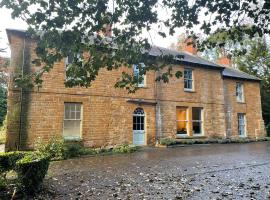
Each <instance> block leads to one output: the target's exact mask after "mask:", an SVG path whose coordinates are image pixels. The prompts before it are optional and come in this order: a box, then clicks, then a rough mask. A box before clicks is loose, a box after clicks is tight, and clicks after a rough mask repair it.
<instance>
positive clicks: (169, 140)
mask: <svg viewBox="0 0 270 200" xmlns="http://www.w3.org/2000/svg"><path fill="white" fill-rule="evenodd" d="M159 143H160V144H161V145H165V146H170V145H174V144H176V140H174V139H173V138H160V141H159Z"/></svg>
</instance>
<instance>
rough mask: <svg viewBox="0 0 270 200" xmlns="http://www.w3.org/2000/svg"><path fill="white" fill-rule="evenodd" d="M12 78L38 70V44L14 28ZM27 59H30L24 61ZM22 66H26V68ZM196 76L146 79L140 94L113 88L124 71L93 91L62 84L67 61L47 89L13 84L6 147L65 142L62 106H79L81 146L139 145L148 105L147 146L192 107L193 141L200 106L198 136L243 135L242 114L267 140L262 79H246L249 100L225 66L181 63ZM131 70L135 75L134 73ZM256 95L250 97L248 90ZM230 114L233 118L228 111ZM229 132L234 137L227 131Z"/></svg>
mask: <svg viewBox="0 0 270 200" xmlns="http://www.w3.org/2000/svg"><path fill="white" fill-rule="evenodd" d="M8 38H9V42H10V46H11V66H10V74H11V80H12V76H13V75H14V74H16V73H20V72H21V70H22V67H23V68H24V73H26V72H27V70H28V71H35V70H37V69H36V68H35V67H34V66H32V65H31V64H30V63H31V62H30V61H31V60H32V59H33V58H35V53H34V47H35V42H34V41H31V40H29V39H26V40H24V35H23V34H21V33H20V32H16V31H9V32H8ZM23 57H24V59H22V58H23ZM22 62H23V63H22ZM186 67H188V68H190V69H192V71H193V81H194V89H193V90H192V91H184V81H183V78H180V79H177V78H171V79H170V82H169V83H167V84H165V83H162V82H156V81H155V78H156V77H157V75H158V74H157V73H158V72H149V73H147V74H146V78H145V87H142V88H140V89H139V90H138V91H137V92H136V93H135V94H128V93H127V91H125V90H123V89H118V88H114V84H115V82H116V80H117V79H118V78H119V77H120V74H121V72H122V71H123V70H128V69H126V68H124V67H123V68H120V69H118V70H113V71H106V70H101V71H100V73H99V75H98V77H97V79H96V80H95V81H94V82H93V83H92V85H91V87H89V88H79V87H75V88H66V87H65V86H64V80H65V71H64V61H62V62H59V63H56V64H55V66H54V68H53V69H52V70H51V71H50V72H49V73H47V74H45V75H44V76H43V85H42V88H39V89H37V88H35V89H33V90H31V91H25V90H21V89H18V88H15V87H14V86H13V83H12V81H10V86H9V91H8V131H7V143H6V149H7V150H11V149H15V148H21V149H25V148H32V147H33V145H34V143H35V141H36V140H37V138H38V137H41V138H43V139H44V140H45V141H46V140H48V139H49V138H50V137H52V136H59V137H62V134H63V120H64V103H68V102H71V103H76V102H77V103H81V105H82V110H81V113H82V114H81V115H82V116H81V141H82V144H83V145H84V146H87V147H93V146H95V147H98V146H107V145H115V144H123V143H129V144H132V143H133V112H134V110H135V109H136V108H138V107H139V108H142V109H143V110H144V113H145V123H144V124H145V126H144V128H145V133H144V142H143V144H144V145H154V144H155V143H156V142H157V141H158V139H159V138H160V137H173V138H174V137H179V136H177V135H176V129H177V128H176V108H177V107H185V108H186V109H187V121H188V123H187V126H188V127H187V129H188V130H189V131H188V134H187V135H186V136H185V137H188V138H192V137H195V135H193V134H192V131H191V130H192V123H191V121H192V114H191V113H192V108H193V107H199V108H201V109H202V129H203V131H202V134H201V135H200V137H204V138H207V137H221V138H225V137H237V135H238V131H237V119H235V116H236V115H237V113H238V112H244V113H246V118H247V119H246V121H247V136H248V137H260V136H263V134H264V132H263V125H262V123H263V122H262V114H261V103H260V90H259V82H258V81H257V82H256V81H247V80H246V81H243V82H244V87H245V103H243V104H238V103H236V100H235V83H236V82H237V81H239V80H237V79H226V78H223V77H222V75H221V69H213V68H211V67H203V66H196V65H194V64H189V63H187V64H185V65H180V64H179V65H175V66H174V70H175V71H177V70H180V71H182V72H183V71H184V68H186ZM129 72H130V73H132V71H131V70H130V71H129ZM248 91H252V92H248ZM229 111H230V113H231V116H230V118H228V113H229ZM228 129H230V133H229V134H228Z"/></svg>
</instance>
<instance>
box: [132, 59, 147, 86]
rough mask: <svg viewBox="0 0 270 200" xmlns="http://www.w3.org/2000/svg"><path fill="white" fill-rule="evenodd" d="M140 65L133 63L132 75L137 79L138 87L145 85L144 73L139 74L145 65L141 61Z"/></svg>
mask: <svg viewBox="0 0 270 200" xmlns="http://www.w3.org/2000/svg"><path fill="white" fill-rule="evenodd" d="M139 65H140V67H139V66H138V65H133V76H134V77H136V79H137V80H138V84H137V86H138V87H144V86H145V75H144V74H141V73H142V70H143V68H144V67H145V65H144V64H143V63H140V64H139ZM140 71H141V73H140Z"/></svg>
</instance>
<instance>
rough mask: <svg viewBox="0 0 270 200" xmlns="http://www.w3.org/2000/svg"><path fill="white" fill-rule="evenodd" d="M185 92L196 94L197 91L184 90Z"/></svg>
mask: <svg viewBox="0 0 270 200" xmlns="http://www.w3.org/2000/svg"><path fill="white" fill-rule="evenodd" d="M184 92H190V93H195V90H189V89H184Z"/></svg>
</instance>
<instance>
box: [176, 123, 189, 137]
mask: <svg viewBox="0 0 270 200" xmlns="http://www.w3.org/2000/svg"><path fill="white" fill-rule="evenodd" d="M176 125H177V134H187V122H185V121H177V122H176Z"/></svg>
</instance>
